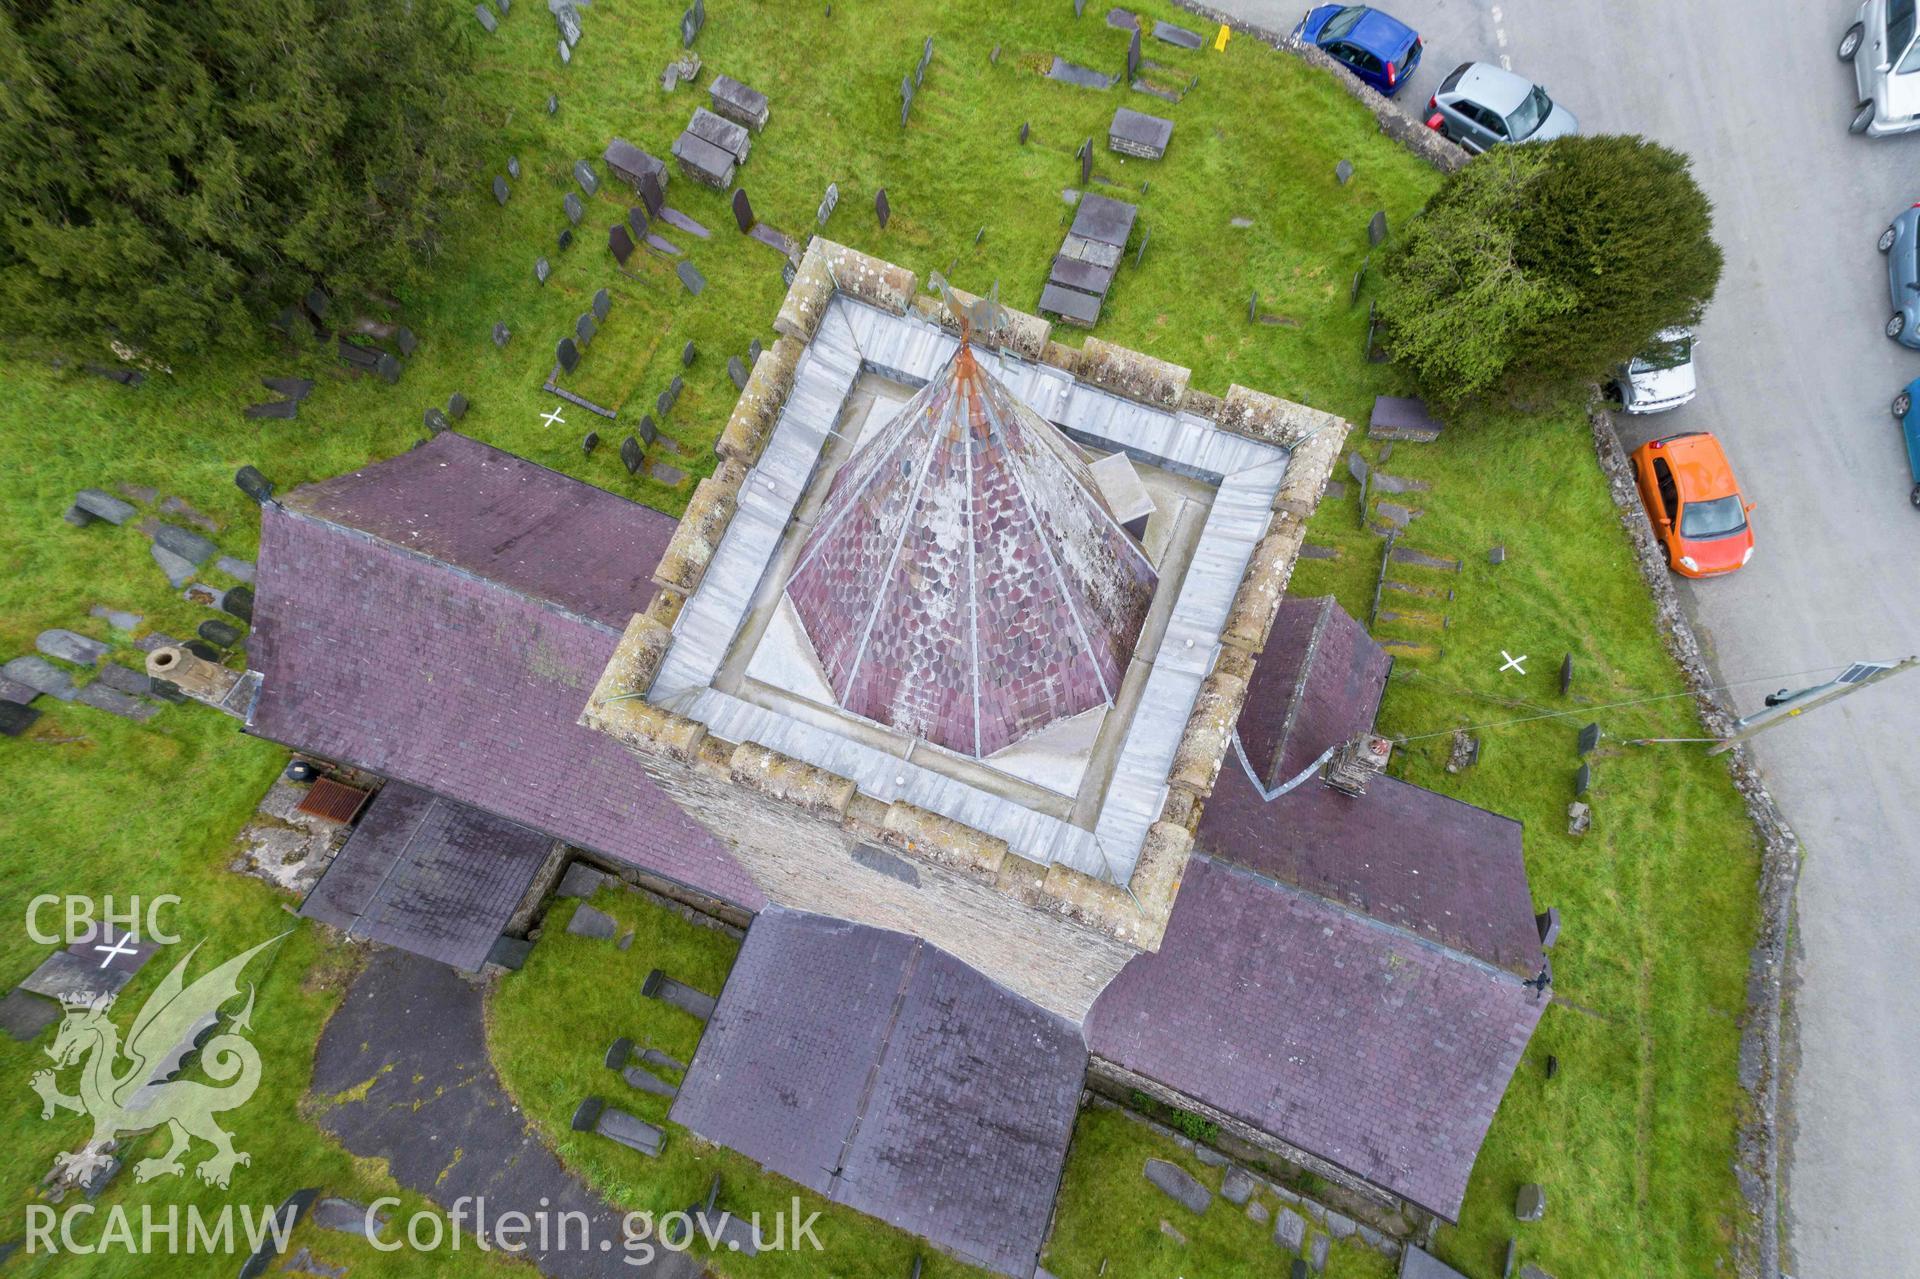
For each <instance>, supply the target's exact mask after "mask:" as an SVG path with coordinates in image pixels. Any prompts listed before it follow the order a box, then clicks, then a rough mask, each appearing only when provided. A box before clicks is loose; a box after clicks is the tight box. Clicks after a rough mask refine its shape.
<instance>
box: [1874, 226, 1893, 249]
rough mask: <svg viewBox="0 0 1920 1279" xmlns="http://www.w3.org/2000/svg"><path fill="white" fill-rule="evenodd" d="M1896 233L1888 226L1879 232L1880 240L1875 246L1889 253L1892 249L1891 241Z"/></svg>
mask: <svg viewBox="0 0 1920 1279" xmlns="http://www.w3.org/2000/svg"><path fill="white" fill-rule="evenodd" d="M1897 235H1898V233H1897V232H1896V231H1895V230H1894V229H1893V228H1892V227H1888V228H1887V229H1886V230H1884V231H1882V232H1881V233H1880V241H1879V243H1878V244H1877V245H1875V247H1876V248H1878V249H1879V250H1880V251H1881V252H1882V253H1891V252H1892V251H1893V242H1894V239H1895V238H1896V236H1897Z"/></svg>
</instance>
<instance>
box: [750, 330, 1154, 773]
mask: <svg viewBox="0 0 1920 1279" xmlns="http://www.w3.org/2000/svg"><path fill="white" fill-rule="evenodd" d="M1157 582H1158V577H1157V575H1156V574H1155V572H1154V570H1153V566H1152V565H1151V564H1150V563H1149V562H1148V560H1147V556H1146V553H1145V552H1144V551H1143V550H1142V549H1141V547H1140V545H1139V543H1138V542H1136V541H1134V539H1133V538H1132V537H1131V536H1130V535H1129V534H1128V533H1127V532H1126V531H1125V530H1124V529H1122V528H1121V527H1120V524H1119V521H1117V520H1116V519H1115V518H1114V515H1113V512H1112V511H1111V510H1110V509H1109V508H1108V506H1107V504H1106V502H1105V500H1104V499H1103V498H1102V497H1101V496H1100V494H1099V490H1098V489H1097V488H1096V486H1095V484H1094V481H1093V477H1092V476H1091V475H1090V474H1089V473H1088V470H1087V466H1086V463H1085V462H1084V461H1083V460H1082V458H1081V456H1080V454H1079V452H1078V450H1077V449H1075V447H1074V446H1073V444H1072V443H1071V442H1069V441H1068V440H1067V438H1066V437H1065V436H1064V435H1062V434H1061V433H1060V432H1059V430H1058V429H1057V428H1055V427H1054V426H1053V425H1052V424H1051V423H1049V422H1047V421H1046V420H1044V419H1043V418H1041V417H1040V415H1039V414H1037V413H1035V412H1034V411H1033V410H1032V409H1030V408H1028V407H1027V406H1026V405H1024V404H1022V403H1020V401H1019V400H1017V399H1016V398H1015V397H1014V396H1013V395H1012V393H1011V392H1009V391H1008V390H1007V388H1006V387H1005V386H1003V385H1001V383H1000V382H999V381H998V380H997V379H996V378H994V377H993V376H992V375H991V374H990V373H988V372H987V370H986V369H984V368H983V367H981V365H980V363H979V361H978V360H976V359H975V358H974V354H973V349H972V346H971V344H970V343H969V342H968V341H966V340H965V339H964V337H963V340H962V341H961V343H960V347H959V349H958V350H957V351H955V352H954V355H953V358H952V359H951V360H950V361H948V363H947V364H946V366H945V367H944V368H943V369H941V371H940V372H939V373H937V374H936V375H935V376H934V378H933V380H932V381H930V382H928V383H927V385H926V386H925V387H923V388H922V389H921V390H920V392H919V393H918V394H917V395H915V396H914V397H913V399H911V400H909V401H908V402H907V404H906V405H905V406H904V407H903V408H902V409H901V410H900V412H899V414H898V415H897V416H896V417H895V418H894V419H893V421H892V422H891V423H889V424H888V425H887V426H885V427H883V428H881V429H880V430H879V431H878V432H876V433H875V434H874V435H872V436H871V437H869V438H868V439H867V440H866V441H865V442H863V443H862V444H861V445H860V446H859V448H858V449H857V450H856V451H855V452H854V454H853V456H852V457H850V458H849V459H848V460H847V462H846V464H845V465H844V466H842V467H841V468H840V471H839V473H838V474H836V475H835V476H834V479H833V483H832V485H831V487H830V488H829V490H828V493H827V498H826V501H825V503H824V504H823V506H822V508H821V512H820V517H819V520H818V522H817V523H816V524H815V525H814V528H813V531H812V533H811V534H810V535H809V536H808V538H807V541H806V544H805V545H804V546H803V547H802V548H801V552H800V557H799V560H798V562H797V564H796V567H795V568H794V571H793V575H792V577H790V578H789V579H788V581H787V598H788V600H789V601H790V602H791V603H792V605H793V608H794V610H795V612H796V613H797V614H798V616H799V619H800V623H801V625H802V627H803V628H804V629H805V630H806V633H807V637H808V639H809V640H810V641H811V642H812V644H813V648H814V653H815V655H816V656H817V657H818V658H819V660H820V664H821V667H822V669H823V670H824V672H825V674H826V676H827V681H828V683H829V684H830V685H831V686H832V688H833V692H834V696H835V697H836V698H837V699H838V700H839V702H840V705H841V707H842V708H843V709H845V710H847V711H849V712H851V713H853V714H855V715H859V716H861V717H862V718H865V719H870V720H874V721H876V722H878V723H881V724H886V725H889V726H891V727H892V728H894V729H896V730H897V731H899V732H902V733H906V734H909V735H912V736H915V737H920V738H923V739H925V740H927V741H929V742H933V743H935V744H937V745H940V746H944V747H946V748H948V749H949V750H953V751H958V752H959V753H961V754H964V755H971V756H975V757H985V756H988V755H991V754H993V753H994V752H996V751H999V750H1002V749H1004V748H1005V747H1007V746H1009V745H1011V744H1013V743H1014V742H1016V741H1019V740H1020V739H1021V738H1023V737H1025V736H1027V735H1028V734H1030V733H1034V732H1037V731H1039V730H1040V729H1042V728H1045V727H1047V726H1048V725H1049V724H1052V723H1055V722H1056V721H1058V720H1061V719H1065V718H1067V717H1069V716H1072V715H1078V714H1080V713H1081V712H1083V711H1087V710H1091V709H1093V708H1094V707H1097V706H1101V705H1103V704H1110V703H1111V702H1112V701H1113V700H1114V698H1115V697H1116V696H1117V695H1118V693H1119V689H1120V681H1121V678H1122V677H1123V676H1124V674H1125V673H1126V669H1127V663H1128V662H1129V661H1130V660H1131V659H1132V656H1133V650H1134V645H1135V644H1136V643H1138V641H1139V638H1140V630H1141V627H1142V626H1143V625H1144V624H1145V622H1146V617H1147V610H1148V607H1149V606H1150V605H1151V603H1152V600H1153V592H1154V588H1155V586H1156V584H1157Z"/></svg>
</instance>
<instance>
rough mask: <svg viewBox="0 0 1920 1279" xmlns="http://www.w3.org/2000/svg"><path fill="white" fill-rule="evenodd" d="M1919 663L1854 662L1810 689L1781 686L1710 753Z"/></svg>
mask: <svg viewBox="0 0 1920 1279" xmlns="http://www.w3.org/2000/svg"><path fill="white" fill-rule="evenodd" d="M1915 666H1920V657H1908V658H1904V659H1902V660H1901V661H1897V662H1855V663H1854V664H1853V665H1851V666H1849V667H1847V669H1846V670H1844V671H1841V672H1840V673H1839V674H1838V675H1836V676H1834V677H1833V678H1832V679H1830V680H1828V681H1827V682H1826V683H1824V684H1815V685H1814V686H1813V687H1811V688H1802V689H1797V690H1794V691H1792V692H1789V691H1788V690H1786V689H1784V688H1783V689H1781V690H1780V691H1779V692H1777V693H1774V694H1772V695H1770V696H1769V697H1768V698H1767V705H1766V709H1765V710H1759V711H1755V712H1754V713H1753V714H1751V715H1748V716H1746V717H1745V718H1743V719H1738V720H1735V721H1734V725H1733V732H1732V734H1731V735H1729V736H1728V737H1727V738H1726V739H1725V740H1724V741H1722V742H1720V743H1719V744H1718V745H1716V746H1715V747H1714V748H1713V749H1712V750H1710V751H1708V752H1707V754H1709V755H1719V754H1722V753H1723V752H1726V751H1730V750H1732V749H1733V748H1734V747H1735V746H1738V745H1739V744H1740V743H1741V742H1744V741H1746V740H1747V739H1748V738H1750V737H1753V736H1754V735H1755V734H1757V733H1764V732H1766V731H1767V730H1768V729H1769V728H1773V727H1775V726H1777V725H1780V724H1784V723H1786V722H1787V721H1788V720H1791V719H1797V718H1799V717H1800V716H1802V715H1804V714H1806V713H1807V712H1808V711H1810V710H1812V709H1814V708H1815V707H1816V706H1825V705H1826V704H1827V703H1828V702H1835V701H1838V700H1840V699H1841V698H1843V697H1845V696H1846V695H1847V694H1849V693H1857V692H1859V691H1860V690H1861V689H1863V688H1866V687H1867V686H1868V685H1871V684H1878V683H1879V682H1880V681H1881V680H1886V679H1892V678H1893V677H1894V676H1895V675H1898V674H1900V672H1902V671H1907V670H1912V669H1913V668H1914V667H1915Z"/></svg>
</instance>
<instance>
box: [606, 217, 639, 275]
mask: <svg viewBox="0 0 1920 1279" xmlns="http://www.w3.org/2000/svg"><path fill="white" fill-rule="evenodd" d="M607 248H608V249H610V250H612V252H613V260H614V261H616V262H618V263H619V264H620V265H621V266H625V265H626V264H627V259H628V258H630V257H632V256H633V237H632V236H630V235H628V234H627V228H626V227H625V226H624V225H622V224H620V223H618V222H616V223H614V224H613V225H612V226H610V227H608V228H607Z"/></svg>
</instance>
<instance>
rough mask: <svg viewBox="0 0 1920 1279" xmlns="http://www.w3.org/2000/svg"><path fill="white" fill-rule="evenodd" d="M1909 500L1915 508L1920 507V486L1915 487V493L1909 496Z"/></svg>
mask: <svg viewBox="0 0 1920 1279" xmlns="http://www.w3.org/2000/svg"><path fill="white" fill-rule="evenodd" d="M1907 500H1908V501H1910V502H1912V503H1913V504H1914V505H1915V506H1920V484H1916V485H1914V486H1913V492H1911V493H1909V494H1907Z"/></svg>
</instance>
